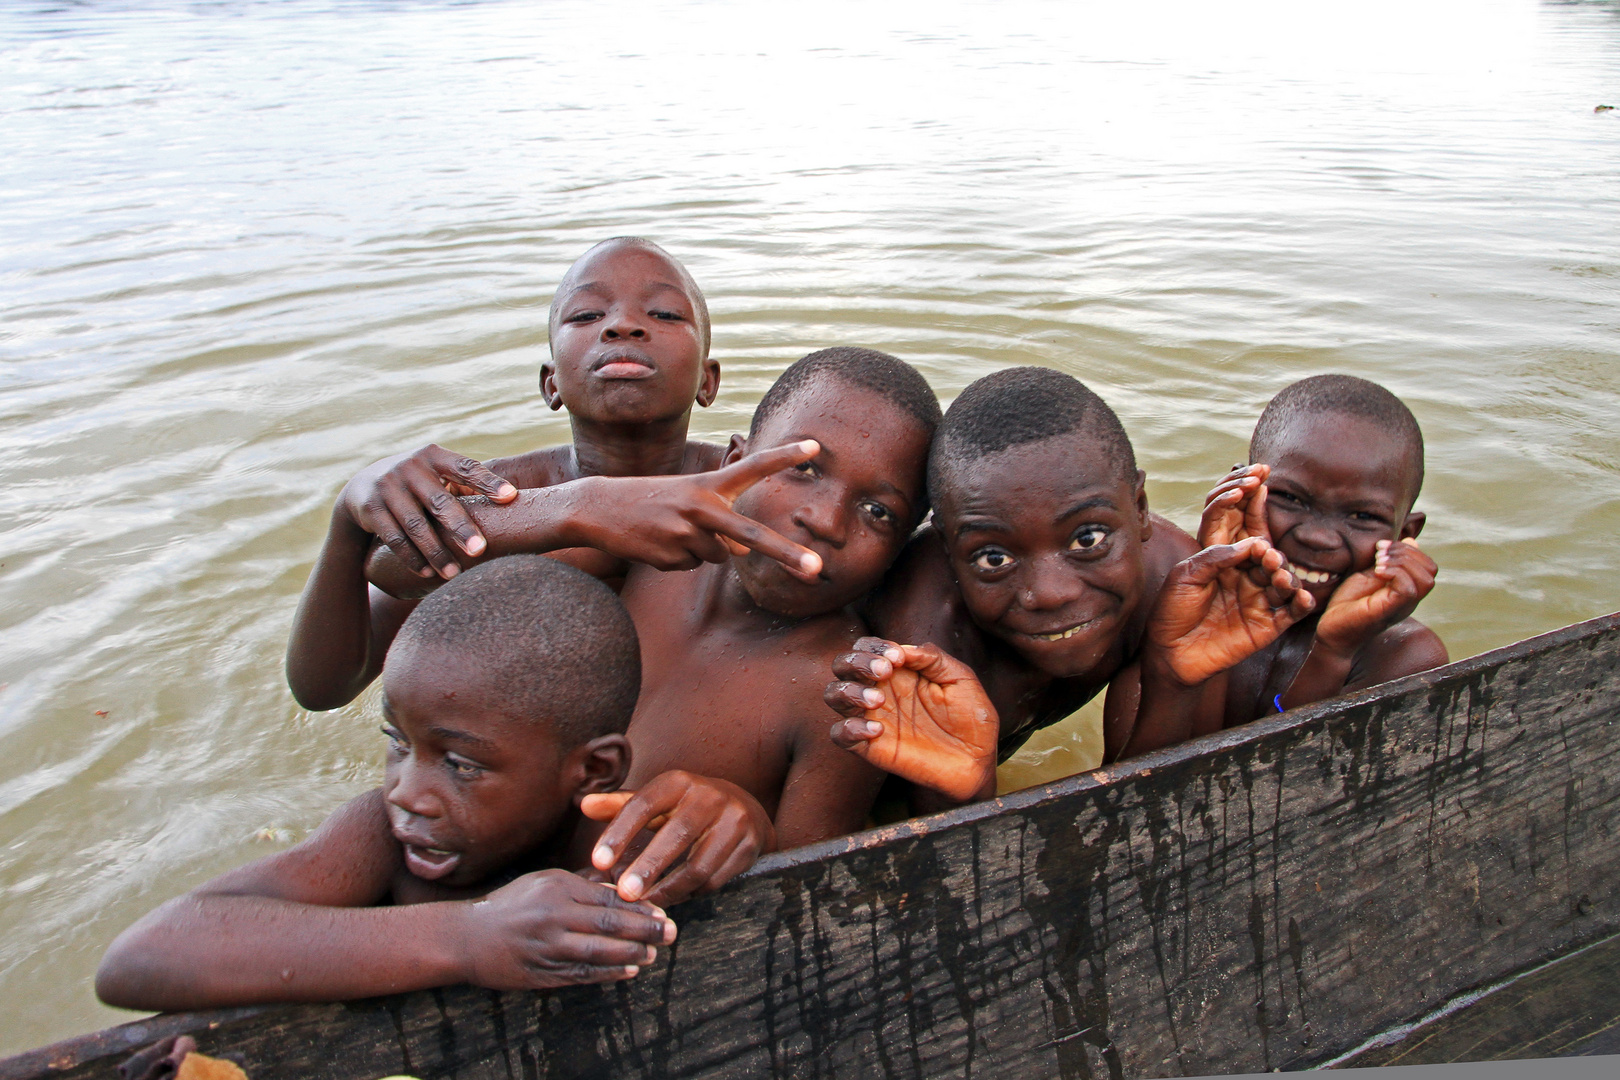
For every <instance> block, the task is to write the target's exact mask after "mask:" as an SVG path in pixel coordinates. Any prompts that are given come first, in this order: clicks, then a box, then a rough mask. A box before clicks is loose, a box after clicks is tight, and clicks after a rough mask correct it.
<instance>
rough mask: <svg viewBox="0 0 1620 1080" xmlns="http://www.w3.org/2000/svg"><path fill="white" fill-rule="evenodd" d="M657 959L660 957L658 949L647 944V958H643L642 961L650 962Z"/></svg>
mask: <svg viewBox="0 0 1620 1080" xmlns="http://www.w3.org/2000/svg"><path fill="white" fill-rule="evenodd" d="M656 959H658V950H657V949H655V948H653V947H652V946H651V945H649V946H647V959H645V960H643V961H642V963H643V964H650V963H652V962H653V961H654V960H656Z"/></svg>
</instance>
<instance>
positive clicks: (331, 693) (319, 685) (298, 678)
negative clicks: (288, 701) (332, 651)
mask: <svg viewBox="0 0 1620 1080" xmlns="http://www.w3.org/2000/svg"><path fill="white" fill-rule="evenodd" d="M287 688H288V689H289V690H291V691H292V696H293V700H294V701H296V702H298V706H299V708H302V709H308V710H309V711H310V712H331V711H332V710H333V709H341V708H342V707H343V706H345V705H347V704H348V703H349V702H351V701H353V700H354V699H355V698H356V697H358V696H359V695H360V690H359V689H355V690H352V691H349V692H345V691H346V690H347V688H344V689H336V688H333V687H331V686H328V685H326V683H325V682H324V681H323V680H320V679H317V678H313V677H311V676H310V674H309V673H308V672H305V671H303V670H301V667H300V665H299V663H298V661H297V660H296V659H295V658H293V657H292V656H288V657H287Z"/></svg>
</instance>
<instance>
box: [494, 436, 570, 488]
mask: <svg viewBox="0 0 1620 1080" xmlns="http://www.w3.org/2000/svg"><path fill="white" fill-rule="evenodd" d="M572 460H573V447H571V446H567V445H564V446H547V447H544V448H542V449H540V450H530V451H529V452H528V453H526V454H518V455H516V456H515V457H504V458H496V459H495V460H494V461H490V462H486V464H487V465H488V467H489V471H490V472H492V473H494V474H495V475H496V476H498V477H500V478H501V479H502V480H507V481H510V482H511V484H512V486H513V487H519V488H543V487H551V486H553V485H554V484H561V483H563V482H564V481H565V480H567V479H568V470H569V463H570V462H571V461H572Z"/></svg>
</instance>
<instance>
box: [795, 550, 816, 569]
mask: <svg viewBox="0 0 1620 1080" xmlns="http://www.w3.org/2000/svg"><path fill="white" fill-rule="evenodd" d="M799 569H800V570H803V571H804V572H805V573H807V574H819V573H821V556H820V555H817V554H816V553H815V552H813V551H807V552H805V553H804V554H803V555H800V556H799Z"/></svg>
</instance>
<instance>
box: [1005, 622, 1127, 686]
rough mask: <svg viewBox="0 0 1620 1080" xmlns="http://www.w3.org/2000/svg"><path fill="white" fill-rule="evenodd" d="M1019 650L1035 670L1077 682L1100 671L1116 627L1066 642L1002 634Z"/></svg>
mask: <svg viewBox="0 0 1620 1080" xmlns="http://www.w3.org/2000/svg"><path fill="white" fill-rule="evenodd" d="M998 636H1000V637H1001V639H1002V640H1003V641H1005V642H1007V644H1009V645H1011V646H1012V647H1013V648H1014V649H1016V650H1017V652H1018V655H1019V656H1022V657H1023V658H1024V659H1025V660H1027V661H1028V662H1029V663H1030V665H1031V666H1032V667H1034V668H1035V669H1036V670H1038V671H1040V672H1041V673H1042V674H1044V675H1050V676H1051V677H1052V678H1054V679H1073V678H1076V677H1078V676H1081V675H1086V674H1089V673H1090V672H1092V671H1094V670H1096V668H1097V667H1098V666H1099V665H1101V664H1102V663H1103V662H1104V661H1105V660H1107V658H1108V654H1109V652H1110V646H1111V645H1113V644H1114V640H1115V637H1116V635H1115V633H1114V624H1113V622H1112V621H1110V622H1109V623H1108V624H1107V625H1105V626H1102V627H1099V628H1097V629H1096V630H1094V631H1092V632H1091V633H1088V634H1084V635H1076V636H1075V637H1072V638H1068V639H1065V640H1063V641H1039V640H1032V639H1030V638H1029V637H1028V636H1026V635H1023V634H1016V633H1009V632H1007V631H1001V632H1000V633H999V635H998Z"/></svg>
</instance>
